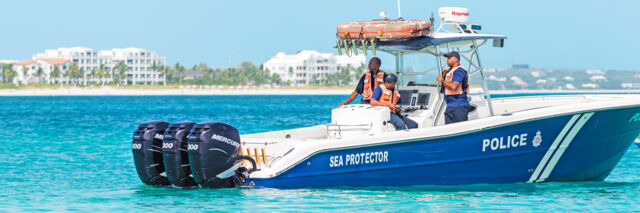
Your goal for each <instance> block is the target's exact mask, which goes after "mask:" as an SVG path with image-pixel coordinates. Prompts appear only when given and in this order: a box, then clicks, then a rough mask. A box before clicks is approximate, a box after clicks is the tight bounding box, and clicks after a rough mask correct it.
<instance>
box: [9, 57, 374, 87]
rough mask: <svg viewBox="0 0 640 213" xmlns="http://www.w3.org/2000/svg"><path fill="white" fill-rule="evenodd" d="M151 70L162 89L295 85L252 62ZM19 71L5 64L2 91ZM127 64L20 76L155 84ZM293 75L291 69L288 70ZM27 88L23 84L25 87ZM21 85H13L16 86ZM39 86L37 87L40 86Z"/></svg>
mask: <svg viewBox="0 0 640 213" xmlns="http://www.w3.org/2000/svg"><path fill="white" fill-rule="evenodd" d="M150 68H151V71H155V72H157V73H160V76H161V77H163V78H164V81H163V82H162V83H161V85H163V86H171V85H216V86H218V85H219V86H262V85H270V86H291V85H292V82H290V81H283V80H282V78H281V77H280V75H278V74H275V73H272V72H271V71H269V70H268V69H263V67H262V65H260V66H256V65H254V64H253V63H251V62H242V63H241V64H240V65H239V66H237V67H211V66H209V65H208V64H206V63H204V62H203V63H200V64H196V65H193V66H191V67H185V66H184V65H182V64H180V63H176V64H174V65H166V66H165V65H157V64H155V63H154V64H152V65H151V66H150ZM18 70H20V71H22V72H24V71H23V70H27V67H22V68H21V69H17V68H16V66H15V65H12V64H3V65H2V72H0V75H1V76H2V80H1V83H2V84H4V86H2V87H3V88H7V87H12V86H11V85H12V84H13V83H14V82H16V81H14V79H16V78H17V77H18ZM127 71H128V67H127V65H126V64H125V63H124V62H122V61H120V62H119V63H118V64H116V65H115V66H113V69H109V68H108V67H106V66H105V65H100V66H99V67H98V68H97V69H94V70H90V71H85V70H84V68H81V67H80V66H78V64H76V63H72V64H71V65H70V66H69V68H68V69H66V70H64V71H63V70H61V69H60V67H58V66H56V67H54V69H53V71H51V72H50V73H48V74H47V73H45V72H43V70H42V69H40V68H39V69H38V70H37V71H36V72H34V73H33V74H27V73H26V72H24V73H21V75H20V76H31V77H29V79H31V80H29V81H27V82H28V83H26V85H32V86H36V85H39V86H44V85H59V86H63V85H71V86H92V85H93V86H95V85H100V86H105V85H115V86H128V85H147V84H150V85H152V83H151V81H138V82H134V81H132V79H130V78H129V76H128V75H127ZM289 71H290V72H292V70H289ZM362 72H364V68H362V67H359V68H353V67H351V66H347V67H343V68H341V69H340V70H339V71H338V72H336V73H333V74H329V75H327V76H320V75H312V76H311V80H310V81H309V82H308V84H309V86H340V85H350V84H352V83H354V81H355V80H357V78H358V77H359V76H360V75H361V73H362ZM23 85H24V84H23ZM17 86H19V85H13V87H17ZM39 86H37V87H39Z"/></svg>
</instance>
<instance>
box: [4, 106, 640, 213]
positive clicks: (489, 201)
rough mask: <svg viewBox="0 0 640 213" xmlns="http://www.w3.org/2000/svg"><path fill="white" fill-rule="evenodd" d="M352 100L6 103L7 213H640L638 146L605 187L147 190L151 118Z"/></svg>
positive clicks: (288, 109)
mask: <svg viewBox="0 0 640 213" xmlns="http://www.w3.org/2000/svg"><path fill="white" fill-rule="evenodd" d="M345 98H346V97H345V96H147V97H0V145H1V146H2V147H1V148H0V211H27V210H54V211H74V210H79V211H170V212H176V211H183V210H186V211H235V210H240V211H255V210H261V211H281V210H282V211H287V210H288V211H296V210H304V211H323V210H338V211H353V210H355V211H371V210H375V211H483V210H511V211H521V210H527V211H531V210H534V211H549V210H554V211H563V210H582V211H594V210H602V211H640V201H639V199H638V198H640V149H639V148H638V147H636V146H632V147H630V149H629V151H628V152H627V154H626V155H625V156H624V158H623V159H622V161H621V162H620V164H619V165H618V167H617V168H616V169H615V170H614V171H613V172H612V174H611V175H610V176H609V177H608V178H607V179H606V181H604V182H581V183H542V184H505V185H472V186H446V187H443V186H408V187H365V188H344V187H342V188H306V189H286V190H282V189H265V188H262V189H190V190H186V189H175V188H156V187H151V186H146V185H143V184H142V183H141V182H140V180H139V179H138V177H137V175H136V172H135V169H134V167H133V160H132V156H131V150H130V149H131V141H130V139H131V135H132V132H133V130H134V129H135V128H136V126H137V124H138V123H140V122H145V121H149V120H167V121H184V120H191V121H196V122H199V121H209V120H217V121H223V122H226V123H229V124H232V125H234V126H236V127H237V128H238V129H240V131H241V133H243V134H245V133H254V132H261V131H268V130H278V129H287V128H295V127H303V126H309V125H315V124H321V123H326V122H328V121H329V120H330V109H331V108H332V107H335V106H336V105H337V104H338V103H340V101H342V100H344V99H345Z"/></svg>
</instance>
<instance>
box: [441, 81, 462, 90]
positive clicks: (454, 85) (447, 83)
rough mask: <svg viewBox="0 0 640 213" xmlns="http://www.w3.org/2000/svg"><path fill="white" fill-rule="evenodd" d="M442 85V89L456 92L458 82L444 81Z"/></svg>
mask: <svg viewBox="0 0 640 213" xmlns="http://www.w3.org/2000/svg"><path fill="white" fill-rule="evenodd" d="M442 85H444V87H446V88H447V89H449V90H456V89H458V87H459V86H460V82H457V81H444V82H442Z"/></svg>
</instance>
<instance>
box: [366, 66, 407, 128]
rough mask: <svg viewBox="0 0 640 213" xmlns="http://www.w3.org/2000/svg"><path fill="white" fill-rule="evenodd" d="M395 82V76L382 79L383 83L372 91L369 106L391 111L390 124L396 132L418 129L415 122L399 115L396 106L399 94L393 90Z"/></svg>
mask: <svg viewBox="0 0 640 213" xmlns="http://www.w3.org/2000/svg"><path fill="white" fill-rule="evenodd" d="M396 81H398V78H397V77H396V75H394V74H389V75H387V77H385V78H384V83H383V84H380V85H379V86H378V87H376V89H375V90H373V95H371V105H372V106H386V107H389V109H391V123H392V124H393V126H395V127H396V130H404V129H415V128H418V124H417V123H416V122H415V121H413V120H411V119H409V118H407V117H405V116H402V115H401V114H400V112H401V111H400V107H398V106H397V104H398V102H399V101H400V94H398V90H396V89H395V86H396Z"/></svg>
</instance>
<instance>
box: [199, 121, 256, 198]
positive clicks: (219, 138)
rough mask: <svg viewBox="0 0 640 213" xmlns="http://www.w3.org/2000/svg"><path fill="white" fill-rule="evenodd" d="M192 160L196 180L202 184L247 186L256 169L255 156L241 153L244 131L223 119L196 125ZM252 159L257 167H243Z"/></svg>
mask: <svg viewBox="0 0 640 213" xmlns="http://www.w3.org/2000/svg"><path fill="white" fill-rule="evenodd" d="M187 150H188V152H189V162H190V164H191V171H192V172H193V178H194V179H195V181H196V183H198V184H200V185H201V186H202V187H210V188H232V187H236V186H243V185H246V181H245V180H246V178H245V174H247V173H251V172H253V171H254V170H255V168H256V162H255V160H254V159H253V158H250V157H248V156H242V155H241V154H240V150H241V144H240V133H239V132H238V130H237V129H236V128H234V127H233V126H230V125H228V124H225V123H220V122H203V123H198V124H196V125H195V126H194V127H193V129H191V132H190V133H189V143H188V146H187ZM243 159H245V160H249V161H250V162H251V163H252V166H253V168H251V170H248V169H246V168H244V167H242V161H241V160H243Z"/></svg>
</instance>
